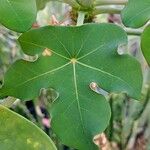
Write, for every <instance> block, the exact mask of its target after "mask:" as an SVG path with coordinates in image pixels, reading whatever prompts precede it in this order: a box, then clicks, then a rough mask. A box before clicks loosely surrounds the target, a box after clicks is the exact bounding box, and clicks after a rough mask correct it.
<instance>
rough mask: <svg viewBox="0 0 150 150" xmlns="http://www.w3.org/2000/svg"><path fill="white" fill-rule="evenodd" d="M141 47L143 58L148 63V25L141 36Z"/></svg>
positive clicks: (149, 35)
mask: <svg viewBox="0 0 150 150" xmlns="http://www.w3.org/2000/svg"><path fill="white" fill-rule="evenodd" d="M141 40H142V41H141V48H142V52H143V55H144V57H145V59H146V60H147V62H148V64H149V65H150V26H148V27H147V28H146V29H145V30H144V32H143V34H142V37H141Z"/></svg>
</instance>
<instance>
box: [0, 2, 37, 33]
mask: <svg viewBox="0 0 150 150" xmlns="http://www.w3.org/2000/svg"><path fill="white" fill-rule="evenodd" d="M35 20H36V1H35V0H0V23H1V24H3V25H4V26H6V27H7V28H9V29H11V30H14V31H17V32H25V31H27V30H28V29H30V28H31V26H32V24H33V23H34V21H35Z"/></svg>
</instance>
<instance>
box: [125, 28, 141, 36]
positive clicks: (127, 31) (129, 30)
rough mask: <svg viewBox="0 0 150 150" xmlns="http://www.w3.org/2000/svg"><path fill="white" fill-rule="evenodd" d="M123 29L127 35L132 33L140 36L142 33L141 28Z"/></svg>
mask: <svg viewBox="0 0 150 150" xmlns="http://www.w3.org/2000/svg"><path fill="white" fill-rule="evenodd" d="M124 30H125V31H126V33H127V34H128V35H134V36H141V34H142V33H143V30H142V29H131V28H124Z"/></svg>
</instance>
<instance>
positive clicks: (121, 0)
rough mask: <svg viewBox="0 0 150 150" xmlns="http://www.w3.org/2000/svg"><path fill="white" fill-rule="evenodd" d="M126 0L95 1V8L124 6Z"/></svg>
mask: <svg viewBox="0 0 150 150" xmlns="http://www.w3.org/2000/svg"><path fill="white" fill-rule="evenodd" d="M127 2H128V0H96V1H95V6H99V5H125V4H127Z"/></svg>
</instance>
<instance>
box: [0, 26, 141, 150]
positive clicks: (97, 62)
mask: <svg viewBox="0 0 150 150" xmlns="http://www.w3.org/2000/svg"><path fill="white" fill-rule="evenodd" d="M19 42H20V44H21V46H22V48H23V50H24V52H25V53H26V54H28V55H36V54H38V55H39V58H38V59H37V60H36V61H34V62H28V61H25V60H18V61H17V62H16V63H15V64H14V65H12V67H11V68H10V69H9V70H8V72H7V73H6V75H5V80H4V85H3V87H2V89H0V96H1V97H3V96H7V95H10V96H15V97H19V98H21V99H32V98H34V97H36V96H37V95H38V93H39V90H40V89H41V88H48V87H51V88H53V89H55V90H57V92H58V93H59V98H58V99H57V100H55V101H54V103H53V105H52V108H51V117H52V128H53V130H54V131H55V133H56V134H57V136H58V137H59V138H60V139H61V141H62V142H63V143H64V144H66V145H68V146H70V147H73V148H76V149H79V150H83V149H87V150H95V149H97V147H96V146H95V144H94V143H93V137H94V136H95V135H96V134H98V133H100V132H102V131H104V130H105V128H106V127H107V125H108V123H109V119H110V112H111V111H110V107H109V104H108V102H107V101H106V100H105V98H104V97H103V96H102V95H98V94H97V93H95V92H93V91H92V90H90V88H89V85H90V83H91V82H95V83H97V84H98V85H99V86H100V87H102V88H103V89H104V90H106V91H108V92H125V93H127V94H128V95H129V96H131V97H133V98H135V99H139V98H140V91H141V85H142V75H141V69H140V65H139V63H138V62H137V61H136V60H135V59H134V58H132V57H131V56H129V55H122V56H120V55H119V54H118V53H117V48H118V46H119V45H121V44H125V43H126V42H127V36H126V33H125V32H124V31H123V30H122V29H121V28H120V27H118V26H116V25H113V24H87V25H83V26H78V27H59V26H47V27H43V28H40V29H36V30H31V31H29V32H27V33H24V34H23V35H22V36H21V37H20V38H19ZM45 49H47V50H48V49H49V50H50V51H49V54H51V56H49V55H45V54H44V53H43V51H44V52H45ZM133 68H134V69H133ZM126 69H127V70H128V71H127V70H126ZM14 83H15V84H14Z"/></svg>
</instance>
